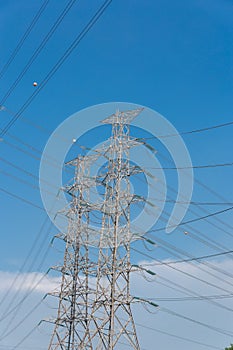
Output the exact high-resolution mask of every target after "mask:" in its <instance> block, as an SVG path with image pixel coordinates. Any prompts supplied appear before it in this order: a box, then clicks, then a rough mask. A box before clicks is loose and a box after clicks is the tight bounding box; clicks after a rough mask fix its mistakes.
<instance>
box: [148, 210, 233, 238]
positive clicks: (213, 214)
mask: <svg viewBox="0 0 233 350" xmlns="http://www.w3.org/2000/svg"><path fill="white" fill-rule="evenodd" d="M232 209H233V206H232V207H229V208H226V209H223V210H219V211H216V212H214V213H211V214H208V215H205V216H201V217H198V218H196V219H191V220H188V221H183V222H181V223H180V224H178V225H170V226H168V227H167V228H171V227H179V226H183V225H186V224H190V223H192V222H196V221H200V220H204V219H207V218H209V217H212V216H215V215H219V214H223V213H226V212H227V211H230V210H232ZM165 229H166V227H161V228H157V229H152V230H149V231H147V233H150V232H159V231H164V230H165Z"/></svg>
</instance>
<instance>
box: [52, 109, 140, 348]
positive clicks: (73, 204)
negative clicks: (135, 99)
mask: <svg viewBox="0 0 233 350" xmlns="http://www.w3.org/2000/svg"><path fill="white" fill-rule="evenodd" d="M141 110H142V109H136V110H131V111H125V112H120V111H117V112H116V113H115V114H113V115H111V116H109V117H108V118H106V119H105V120H103V121H102V123H104V124H110V125H111V136H110V137H109V138H108V140H106V141H104V142H103V143H102V144H101V146H100V147H99V148H98V149H95V150H92V151H90V152H89V153H88V154H87V155H85V156H78V157H77V158H76V159H74V160H72V161H70V162H68V163H67V165H68V166H72V167H73V169H74V173H75V175H74V178H73V180H72V181H71V183H69V184H68V185H67V186H65V188H64V190H65V192H66V193H67V195H68V196H69V197H70V203H69V207H68V208H66V209H65V211H64V213H65V215H66V217H67V218H68V222H69V224H68V228H67V233H66V234H62V235H60V238H62V239H63V240H64V242H65V253H64V262H63V265H62V266H60V267H59V266H56V267H54V268H55V269H57V270H59V271H60V272H61V275H62V279H61V286H60V290H59V291H57V292H54V293H52V295H53V296H54V297H57V298H58V311H57V316H56V319H55V320H51V322H53V323H54V330H53V333H52V337H51V341H50V344H49V347H48V349H49V350H55V349H62V350H86V349H87V350H112V349H115V350H117V349H122V344H124V345H127V346H128V347H131V349H135V350H139V349H140V347H139V343H138V339H137V334H136V329H135V324H134V319H133V315H132V310H131V305H132V303H133V302H134V301H135V300H134V298H133V297H132V296H131V294H130V274H131V272H132V265H131V262H130V260H131V258H130V244H131V241H132V240H133V239H134V238H135V236H134V234H135V233H134V232H132V227H131V226H132V225H131V215H132V213H131V212H132V206H133V205H134V204H135V203H136V202H137V201H138V200H140V197H139V196H137V195H135V194H132V193H131V190H130V189H131V185H130V181H131V177H132V176H133V175H135V174H137V173H139V172H142V170H141V169H140V168H139V167H138V166H136V165H133V164H132V163H131V162H130V149H131V148H132V147H136V146H138V145H139V142H138V141H136V140H135V139H133V138H132V137H130V123H131V121H132V120H133V119H134V118H135V117H136V116H137V115H138V114H139V113H140V112H141ZM97 168H98V169H99V170H98V171H97V172H96V170H95V169H97ZM93 173H94V174H93Z"/></svg>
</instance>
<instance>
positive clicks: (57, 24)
mask: <svg viewBox="0 0 233 350" xmlns="http://www.w3.org/2000/svg"><path fill="white" fill-rule="evenodd" d="M75 1H76V0H70V1H69V3H68V4H67V5H66V7H65V8H64V10H63V11H62V13H61V14H60V16H59V17H58V18H57V20H56V21H55V23H54V24H53V26H52V28H51V29H50V30H49V32H48V33H47V34H46V36H45V37H44V39H43V40H42V42H41V43H40V45H39V46H38V48H37V49H36V51H35V52H34V53H33V55H32V56H31V58H30V59H29V61H28V62H27V64H26V66H25V67H24V68H23V70H22V71H21V72H20V74H19V75H18V77H17V78H16V80H15V81H14V83H13V84H12V85H11V87H10V88H9V89H8V91H7V92H6V93H5V95H4V97H3V98H2V100H1V104H3V103H4V102H5V101H6V100H7V99H8V97H9V96H10V95H11V93H12V92H13V90H14V89H15V88H16V86H17V85H18V84H19V82H20V81H21V79H22V78H23V76H24V75H25V73H26V72H27V71H28V69H29V68H30V67H31V65H32V63H33V62H34V61H35V59H36V57H37V56H38V55H39V53H40V52H41V51H42V49H43V48H44V46H45V45H46V44H47V42H48V41H49V39H50V38H51V36H52V35H53V34H54V32H55V31H56V29H57V28H58V26H59V25H60V24H61V22H62V21H63V19H64V18H65V16H66V15H67V13H68V12H69V10H70V9H71V8H72V6H73V5H74V3H75Z"/></svg>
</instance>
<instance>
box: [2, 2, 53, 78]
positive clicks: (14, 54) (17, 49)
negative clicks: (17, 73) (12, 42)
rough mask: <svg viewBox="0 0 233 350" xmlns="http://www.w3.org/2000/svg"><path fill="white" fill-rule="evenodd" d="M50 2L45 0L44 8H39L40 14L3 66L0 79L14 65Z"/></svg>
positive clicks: (36, 16) (38, 13) (37, 14)
mask: <svg viewBox="0 0 233 350" xmlns="http://www.w3.org/2000/svg"><path fill="white" fill-rule="evenodd" d="M49 1H50V0H45V1H44V2H43V4H42V6H41V7H40V8H39V10H38V12H37V13H36V15H35V17H34V18H33V20H32V22H31V23H30V25H29V26H28V28H27V29H26V31H25V33H24V34H23V36H22V38H21V39H20V41H19V43H18V44H17V46H16V47H15V49H14V51H13V52H12V54H11V55H10V57H9V59H8V61H7V62H6V63H5V65H4V66H3V68H2V69H1V71H0V79H1V78H2V76H3V75H4V74H5V72H6V71H7V69H8V68H9V66H10V64H11V63H12V61H13V60H14V59H15V57H16V55H17V53H18V52H19V50H20V49H21V47H22V46H23V44H24V42H25V40H26V39H27V37H28V36H29V34H30V33H31V31H32V29H33V28H34V27H35V25H36V23H37V22H38V20H39V18H40V17H41V15H42V13H43V12H44V10H45V9H46V7H47V5H48V3H49Z"/></svg>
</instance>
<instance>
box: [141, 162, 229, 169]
mask: <svg viewBox="0 0 233 350" xmlns="http://www.w3.org/2000/svg"><path fill="white" fill-rule="evenodd" d="M232 165H233V162H231V163H220V164H203V165H193V166H185V167H162V169H163V170H185V169H205V168H217V167H225V166H232ZM148 169H161V168H155V167H148Z"/></svg>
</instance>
